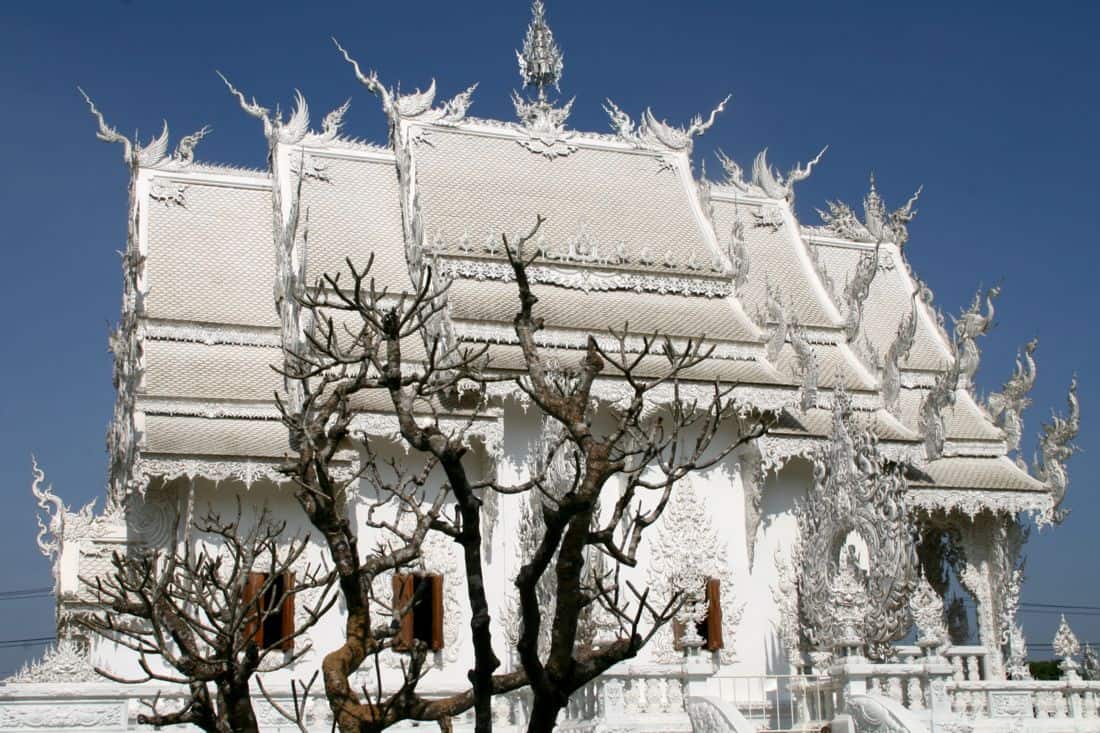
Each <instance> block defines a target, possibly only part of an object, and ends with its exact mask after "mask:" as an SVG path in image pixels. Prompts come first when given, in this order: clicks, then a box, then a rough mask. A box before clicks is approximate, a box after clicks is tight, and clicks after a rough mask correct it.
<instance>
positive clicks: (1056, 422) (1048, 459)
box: [1035, 376, 1081, 522]
mask: <svg viewBox="0 0 1100 733" xmlns="http://www.w3.org/2000/svg"><path fill="white" fill-rule="evenodd" d="M1067 401H1068V402H1069V414H1068V415H1066V416H1065V417H1062V416H1061V415H1057V414H1051V416H1050V422H1049V423H1045V424H1044V425H1043V432H1042V434H1040V435H1039V454H1038V455H1037V456H1036V458H1035V477H1036V478H1037V479H1039V480H1040V481H1042V482H1043V483H1044V484H1046V485H1047V488H1048V489H1049V490H1050V494H1051V498H1052V499H1053V504H1054V506H1053V509H1052V514H1051V517H1050V518H1051V519H1053V520H1054V521H1055V522H1061V521H1062V520H1063V519H1065V518H1066V516H1067V515H1068V514H1069V512H1068V511H1067V510H1065V509H1062V508H1061V506H1062V501H1063V500H1064V499H1065V498H1066V488H1068V487H1069V472H1068V471H1067V470H1066V461H1068V460H1069V459H1070V458H1071V457H1072V456H1073V454H1074V453H1076V452H1077V451H1078V450H1080V448H1078V446H1077V445H1075V444H1074V442H1073V440H1074V439H1075V438H1076V437H1077V433H1078V431H1080V429H1081V403H1080V402H1078V400H1077V377H1076V376H1074V377H1073V380H1072V381H1071V382H1070V384H1069V396H1068V397H1067Z"/></svg>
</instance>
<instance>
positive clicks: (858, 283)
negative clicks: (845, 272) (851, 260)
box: [844, 242, 882, 343]
mask: <svg viewBox="0 0 1100 733" xmlns="http://www.w3.org/2000/svg"><path fill="white" fill-rule="evenodd" d="M881 247H882V243H881V242H879V243H876V244H875V250H874V252H865V253H863V255H862V256H860V258H859V262H858V263H857V264H856V271H855V272H854V273H852V278H851V279H850V280H849V281H848V283H847V285H846V286H845V288H844V299H845V301H846V305H847V313H846V315H845V318H844V336H845V337H846V338H847V339H848V343H852V342H853V341H855V339H856V336H858V335H859V326H860V324H861V323H862V322H863V303H864V302H865V301H866V300H867V296H868V295H870V294H871V283H872V282H874V280H875V274H876V273H877V272H878V256H879V250H880V249H881Z"/></svg>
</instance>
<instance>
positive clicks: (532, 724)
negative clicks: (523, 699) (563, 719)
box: [527, 699, 562, 733]
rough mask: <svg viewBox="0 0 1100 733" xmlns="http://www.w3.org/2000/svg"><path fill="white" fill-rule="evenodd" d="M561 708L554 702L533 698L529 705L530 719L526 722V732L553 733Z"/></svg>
mask: <svg viewBox="0 0 1100 733" xmlns="http://www.w3.org/2000/svg"><path fill="white" fill-rule="evenodd" d="M561 709H562V706H561V705H558V704H557V703H556V702H552V701H550V700H545V699H544V700H535V701H534V704H533V705H532V706H531V719H530V720H529V721H528V722H527V733H554V729H555V728H556V727H557V720H558V713H560V712H561Z"/></svg>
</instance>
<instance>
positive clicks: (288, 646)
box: [272, 573, 294, 652]
mask: <svg viewBox="0 0 1100 733" xmlns="http://www.w3.org/2000/svg"><path fill="white" fill-rule="evenodd" d="M292 588H294V573H285V574H284V575H283V597H282V605H281V607H280V608H279V614H280V620H281V621H282V629H281V630H280V631H279V648H280V649H282V650H283V651H285V652H292V651H294V594H293V593H291V592H290V591H291V589H292ZM272 641H274V640H272Z"/></svg>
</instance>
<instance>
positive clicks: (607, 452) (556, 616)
mask: <svg viewBox="0 0 1100 733" xmlns="http://www.w3.org/2000/svg"><path fill="white" fill-rule="evenodd" d="M541 223H542V218H541V217H540V218H539V219H538V222H537V223H536V226H535V228H534V229H533V230H532V231H531V232H530V233H529V234H527V235H526V236H524V237H522V238H521V239H520V240H519V241H518V242H515V243H511V242H509V241H508V239H507V237H504V251H505V252H506V253H507V256H508V260H509V262H510V263H511V265H512V268H513V271H514V273H515V278H516V283H517V285H518V289H519V300H520V310H519V312H518V313H517V314H516V317H515V319H514V326H515V331H516V335H517V337H518V338H519V342H520V346H521V348H522V351H523V358H524V365H525V367H526V373H525V374H524V375H523V377H522V378H520V379H518V380H517V384H518V386H519V388H520V389H522V390H523V391H524V392H525V393H526V394H527V395H528V396H529V397H530V398H531V399H532V400H533V401H534V402H535V404H537V405H538V407H539V408H540V409H541V410H542V412H543V414H544V415H545V416H546V417H547V418H549V419H550V420H552V421H553V422H556V423H557V425H558V435H559V436H560V437H559V438H558V439H557V440H556V441H554V442H552V443H550V444H549V445H548V446H546V449H547V450H548V451H549V454H548V455H547V456H546V457H545V459H544V460H542V461H540V462H539V463H540V465H541V466H543V468H542V470H539V471H536V472H535V473H534V475H533V476H532V477H531V478H530V479H529V480H528V481H527V482H526V483H524V484H521V485H519V486H511V487H508V486H493V487H492V488H493V489H494V490H497V491H502V492H515V491H517V490H528V491H531V490H533V491H538V492H540V494H541V495H542V498H543V502H542V520H543V525H544V526H543V533H542V538H541V540H540V542H539V544H538V546H537V548H536V549H535V551H534V553H533V555H532V557H531V559H530V560H529V561H528V562H527V563H525V564H524V565H523V566H522V567H521V568H520V571H519V574H518V576H517V578H516V581H515V583H516V587H517V589H518V591H519V597H520V608H521V613H522V622H523V630H522V633H521V634H520V638H519V641H518V645H517V651H518V652H519V657H520V661H521V663H522V665H523V668H524V670H525V672H526V673H527V676H528V680H529V683H530V685H531V690H532V693H533V695H534V702H533V705H532V710H531V721H530V724H529V727H528V730H529V731H550V730H553V729H554V725H555V721H556V719H557V715H558V713H559V712H560V711H561V710H562V708H564V707H565V705H566V704H567V703H568V701H569V697H570V695H571V694H572V693H573V692H575V691H576V690H578V689H579V688H580V687H582V686H584V685H585V684H587V683H588V682H590V681H591V680H593V679H595V678H596V677H597V676H599V675H600V674H602V673H603V672H605V671H606V670H607V669H609V668H610V667H612V666H613V665H615V664H617V663H618V662H620V661H623V660H625V659H629V658H631V657H633V656H635V655H636V654H637V653H638V651H639V650H640V649H641V648H642V646H643V645H644V644H645V643H646V642H647V641H648V640H649V639H650V638H652V636H653V634H654V633H656V631H657V630H658V629H660V628H661V627H662V626H663V625H664V624H666V623H668V622H669V621H671V620H672V619H673V617H674V615H675V614H676V612H677V611H678V610H679V607H680V602H681V600H682V599H681V598H680V597H678V596H674V597H673V598H670V599H667V600H665V601H664V602H663V604H661V605H654V604H652V603H651V602H650V599H649V591H648V590H639V589H637V588H635V587H634V586H633V585H631V584H629V583H628V584H626V585H627V587H626V588H625V589H624V588H621V587H620V584H619V583H618V573H617V572H606V573H603V574H600V573H591V572H589V573H586V572H585V569H586V558H588V557H590V556H591V555H590V554H589V550H590V549H592V550H595V551H596V552H597V553H599V555H596V556H597V557H599V556H600V555H602V556H603V557H605V558H607V559H609V560H610V561H611V562H612V563H614V566H615V568H619V567H622V566H627V567H633V566H635V565H636V564H637V558H638V549H639V546H640V544H641V540H642V536H643V533H644V532H645V530H646V529H648V528H649V527H651V526H652V525H653V524H654V523H655V522H656V521H657V520H658V519H659V518H660V516H661V514H662V512H663V511H664V509H665V507H666V506H667V504H668V501H669V499H670V497H671V495H672V491H673V490H674V487H675V485H676V484H677V482H679V481H681V480H682V479H684V478H686V477H687V476H688V475H689V474H691V473H694V472H697V471H701V470H704V469H707V468H709V467H711V466H714V465H716V464H717V463H719V462H720V461H722V460H724V459H725V458H726V457H727V456H729V455H730V454H731V453H732V452H733V451H734V450H736V449H737V448H738V447H740V446H742V445H744V444H745V443H747V442H749V441H751V440H754V439H756V438H758V437H760V436H761V435H763V434H764V433H765V432H766V430H767V429H768V427H770V426H771V425H772V424H773V423H774V421H775V420H776V416H775V415H757V414H753V413H745V412H739V411H738V409H737V408H736V406H735V404H734V402H733V399H732V393H733V390H734V385H728V384H727V385H723V384H719V383H715V384H714V385H713V389H712V391H711V393H710V394H709V395H708V398H707V399H706V400H699V399H689V398H688V397H687V395H686V394H682V393H681V379H682V377H683V375H684V374H685V373H688V372H689V370H691V369H692V368H694V367H696V366H698V365H699V364H701V363H702V362H703V361H705V360H706V359H707V358H709V357H710V355H711V353H712V348H708V347H706V346H705V345H704V341H703V340H702V339H701V338H700V339H688V340H687V341H686V342H685V343H683V344H681V345H676V344H674V343H673V341H672V340H671V339H669V338H662V337H659V336H657V335H653V336H646V337H642V338H641V339H640V343H639V344H638V345H637V346H631V345H630V344H629V339H628V334H627V331H626V328H625V327H624V329H623V331H621V332H616V331H614V330H612V332H611V333H612V336H613V337H614V338H613V339H612V344H611V347H610V348H606V347H604V346H602V345H601V344H600V342H599V341H598V340H597V339H596V338H595V337H594V336H589V338H588V344H587V347H586V349H585V355H584V357H583V358H582V359H581V360H580V363H579V364H578V365H577V367H575V368H573V369H569V370H567V371H566V372H565V373H564V374H555V372H554V371H553V370H551V369H549V368H548V366H547V362H546V360H545V359H544V358H543V355H542V352H541V349H540V348H539V346H538V345H537V341H536V334H537V333H538V332H539V331H540V330H542V328H543V322H542V319H540V318H537V317H536V316H535V313H534V311H535V306H536V304H537V303H538V298H537V297H536V296H535V294H534V292H533V290H532V288H531V284H530V281H529V279H528V277H527V267H528V266H529V265H530V264H531V263H532V262H533V261H534V260H535V259H536V257H537V256H538V253H537V252H533V253H527V252H526V251H525V250H526V246H527V245H528V243H529V242H531V240H532V239H533V238H534V236H535V234H536V232H537V230H538V228H539V225H540V224H541ZM653 356H661V357H664V359H665V360H666V364H665V366H664V368H663V369H660V370H658V371H657V372H654V371H653V367H652V366H650V367H649V369H646V368H645V365H646V363H647V361H649V360H650V357H653ZM606 373H610V374H611V375H613V376H615V377H617V378H618V379H620V380H622V381H623V382H624V383H625V384H626V385H627V386H628V387H629V390H628V396H627V397H626V398H624V399H622V400H620V401H619V402H617V403H615V404H613V405H611V406H610V409H609V410H607V411H606V412H608V413H609V415H610V424H609V425H607V426H605V427H603V428H602V429H600V430H597V429H596V428H595V427H594V423H595V420H594V417H595V415H594V413H595V408H594V400H593V394H592V389H593V385H594V384H595V382H596V379H597V378H598V377H600V376H601V375H603V374H606ZM662 392H663V393H665V394H666V395H667V397H665V398H664V399H662V398H661V396H660V395H661V394H662ZM730 425H733V426H735V427H736V430H733V431H732V434H733V435H732V439H729V440H724V439H723V437H722V435H723V433H722V430H723V428H724V427H728V426H730ZM559 456H561V457H564V458H565V465H566V470H565V472H564V476H558V477H557V478H558V479H559V485H557V486H554V485H553V482H552V471H551V467H552V466H553V465H554V464H555V460H556V459H557V458H558V457H559ZM561 479H564V486H563V485H561V483H560V482H561ZM613 479H616V480H615V481H614V482H613V481H612V480H613ZM608 486H615V487H616V492H615V493H614V494H611V492H608V491H607V487H608ZM605 494H610V496H604V495H605ZM647 494H648V495H650V497H651V498H650V499H649V500H648V501H646V500H643V499H642V497H643V495H647ZM601 499H603V500H604V501H606V500H607V499H611V500H612V501H610V502H608V503H610V509H609V510H608V511H606V512H601ZM588 564H589V565H591V562H589V563H588ZM547 573H553V575H554V580H555V599H554V606H553V616H552V617H551V618H549V619H544V618H543V612H544V609H543V608H542V604H540V603H539V598H538V587H539V584H540V581H541V579H542V578H543V577H544V576H545V575H546V574H547ZM593 604H597V605H598V608H599V609H600V610H602V611H603V613H604V614H605V615H606V616H609V617H610V618H612V619H614V621H615V623H616V625H617V627H618V633H617V634H615V638H614V639H613V640H610V641H605V642H603V643H600V644H594V643H591V642H589V643H587V644H585V643H582V642H581V640H580V639H579V638H578V630H579V628H580V624H581V621H582V618H583V615H584V614H585V612H586V610H587V609H589V607H591V606H592V605H593ZM544 624H549V626H550V647H549V650H548V651H547V652H546V653H545V654H540V653H539V645H538V638H539V633H540V629H541V628H542V626H543V625H544Z"/></svg>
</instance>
